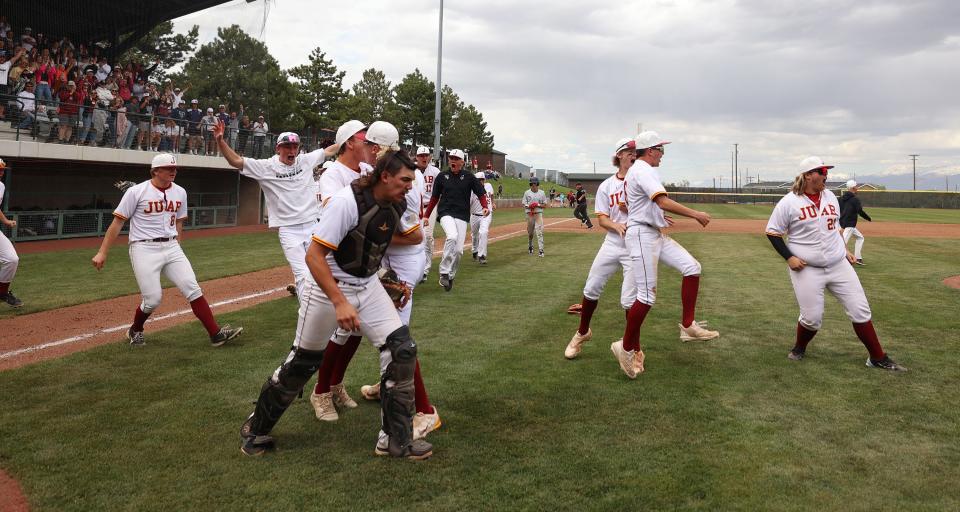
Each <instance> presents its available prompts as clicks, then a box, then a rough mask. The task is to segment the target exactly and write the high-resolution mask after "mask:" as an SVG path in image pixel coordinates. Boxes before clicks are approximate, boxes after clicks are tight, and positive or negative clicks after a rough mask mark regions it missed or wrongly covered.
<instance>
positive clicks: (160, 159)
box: [150, 153, 177, 169]
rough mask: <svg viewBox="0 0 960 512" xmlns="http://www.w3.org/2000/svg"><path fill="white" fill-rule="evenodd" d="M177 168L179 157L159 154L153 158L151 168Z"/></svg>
mask: <svg viewBox="0 0 960 512" xmlns="http://www.w3.org/2000/svg"><path fill="white" fill-rule="evenodd" d="M171 166H172V167H176V166H177V157H175V156H173V155H172V154H170V153H158V154H157V155H156V156H154V157H153V161H152V162H150V168H151V169H156V168H157V167H171Z"/></svg>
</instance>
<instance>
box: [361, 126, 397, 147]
mask: <svg viewBox="0 0 960 512" xmlns="http://www.w3.org/2000/svg"><path fill="white" fill-rule="evenodd" d="M366 140H368V141H370V142H372V143H374V144H376V145H378V146H380V147H382V148H389V149H392V150H394V151H396V150H398V149H400V146H399V145H397V142H399V141H400V132H398V131H397V127H396V126H394V125H392V124H390V123H388V122H386V121H374V122H373V123H371V124H370V126H369V127H367V135H366Z"/></svg>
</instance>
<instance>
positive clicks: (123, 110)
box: [0, 15, 271, 158]
mask: <svg viewBox="0 0 960 512" xmlns="http://www.w3.org/2000/svg"><path fill="white" fill-rule="evenodd" d="M158 65H159V61H157V62H154V63H152V64H146V63H142V62H137V61H135V60H131V61H127V62H117V60H116V58H115V57H112V56H108V52H106V51H105V50H104V48H103V47H102V46H101V45H99V44H96V43H90V42H74V41H71V40H70V38H68V37H51V36H48V35H45V34H41V33H34V31H33V30H32V29H31V28H30V27H23V28H22V29H20V30H19V33H18V32H17V31H16V30H15V29H14V28H13V27H12V26H11V25H10V23H9V22H8V21H7V17H6V16H2V15H0V100H2V101H0V122H7V123H9V126H10V127H11V128H13V129H16V130H19V131H20V132H21V133H25V134H29V135H31V136H33V137H35V138H36V139H37V140H38V141H41V142H59V143H64V144H80V145H91V146H94V145H95V146H100V147H114V148H122V149H140V150H145V151H172V152H182V153H191V154H201V155H203V154H206V155H217V154H218V149H217V145H216V144H215V143H214V141H213V134H212V130H211V127H212V126H213V125H214V124H215V122H216V120H217V119H218V118H219V119H220V120H222V121H223V122H224V123H225V124H226V126H227V134H228V138H229V142H230V145H231V146H232V147H233V148H234V149H236V150H239V151H240V152H241V153H247V154H250V155H251V156H255V157H257V158H260V157H261V156H268V155H269V154H270V153H271V151H270V149H269V144H267V143H266V140H267V135H268V133H269V132H270V130H269V126H268V125H267V123H266V121H265V120H264V117H263V116H262V115H259V116H257V117H256V118H255V119H254V120H251V118H250V117H251V116H249V115H248V110H247V109H245V108H244V105H242V104H240V105H237V108H228V106H227V105H218V106H216V107H215V106H213V105H206V106H204V105H200V103H199V102H198V100H197V99H192V100H188V99H187V98H188V96H187V93H188V92H189V90H190V85H189V84H187V85H185V86H183V87H182V88H181V87H180V86H178V85H177V84H174V83H172V82H170V81H165V82H161V81H160V80H157V79H156V77H155V76H154V75H155V71H156V69H157V66H158ZM265 146H266V149H265Z"/></svg>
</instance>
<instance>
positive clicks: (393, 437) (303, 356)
mask: <svg viewBox="0 0 960 512" xmlns="http://www.w3.org/2000/svg"><path fill="white" fill-rule="evenodd" d="M414 167H415V166H414V164H413V162H411V161H410V159H409V157H407V156H406V154H404V153H403V152H402V151H392V152H389V153H387V154H386V155H384V157H383V158H381V159H380V161H378V162H377V166H376V168H375V169H374V171H373V172H372V173H371V174H370V175H369V176H366V177H364V178H362V179H360V180H358V181H357V182H355V183H352V184H351V186H350V187H348V188H344V189H341V190H340V191H338V192H336V193H334V194H333V196H332V197H329V198H325V201H326V204H325V206H324V210H323V215H322V216H321V218H320V221H319V222H318V223H317V225H316V229H315V232H314V235H313V243H312V244H311V246H310V249H309V250H308V251H307V266H308V268H309V269H310V272H311V274H312V275H313V278H314V281H312V282H309V283H308V285H307V290H306V291H305V293H304V297H303V300H302V301H301V303H300V311H299V315H298V321H297V330H296V337H295V340H294V343H293V349H292V350H291V351H290V354H289V355H288V356H287V359H286V360H285V361H284V363H283V364H282V365H281V366H280V367H279V368H277V370H276V371H275V372H274V373H273V375H271V376H270V377H269V378H268V379H267V381H266V382H265V383H264V384H263V387H262V388H261V391H260V396H259V398H258V399H257V404H256V408H255V409H254V412H253V413H252V414H251V415H250V416H249V417H248V418H247V420H246V421H245V422H244V423H243V426H242V427H241V429H240V435H241V438H242V445H241V451H242V452H243V453H244V454H246V455H260V454H263V453H264V452H266V451H268V450H270V449H272V448H274V440H273V438H272V437H270V432H271V431H272V430H273V427H274V426H275V425H276V423H277V422H278V421H279V420H280V417H281V416H282V415H283V413H284V412H285V411H286V409H287V407H289V406H290V403H292V402H293V400H294V399H295V398H296V396H297V394H298V393H299V392H300V390H302V389H303V386H304V384H306V382H307V381H308V380H309V379H310V376H311V375H313V373H314V372H315V371H316V370H317V367H318V366H319V365H320V362H321V361H322V360H323V358H324V351H325V350H326V349H327V347H328V344H329V340H330V338H331V336H333V335H334V332H335V331H336V330H337V329H338V328H339V329H342V330H345V331H360V332H363V334H364V335H365V336H367V338H368V339H369V340H370V341H371V343H372V344H373V346H374V347H376V348H377V349H379V351H380V374H381V388H382V390H383V391H382V395H383V396H382V399H381V401H380V403H381V419H382V422H381V425H382V430H381V432H380V435H379V438H378V440H377V444H376V448H375V453H376V454H377V455H389V456H393V457H404V458H409V459H415V460H422V459H426V458H428V457H430V456H431V455H432V454H433V447H432V446H431V445H430V443H427V442H426V441H423V440H422V439H420V440H414V439H413V435H412V434H413V412H414V396H413V395H414V393H413V374H414V368H415V366H416V356H417V345H416V342H415V341H414V340H413V338H412V337H411V335H410V329H409V328H408V327H406V326H405V325H403V322H402V321H401V320H400V317H399V315H398V314H397V310H396V308H395V307H394V305H393V302H392V301H391V300H390V297H389V296H388V295H387V292H386V291H384V289H383V286H382V285H381V284H380V280H379V279H378V278H377V271H378V270H379V268H380V264H381V258H382V256H383V254H384V251H385V250H386V249H387V247H388V246H389V245H390V243H391V240H392V237H393V236H394V235H395V234H397V233H398V232H399V226H400V222H401V218H402V216H403V214H404V209H405V208H404V201H405V195H406V193H407V191H408V190H410V189H411V188H412V187H413V184H414V180H415V174H414V172H413V169H414ZM417 224H419V222H417Z"/></svg>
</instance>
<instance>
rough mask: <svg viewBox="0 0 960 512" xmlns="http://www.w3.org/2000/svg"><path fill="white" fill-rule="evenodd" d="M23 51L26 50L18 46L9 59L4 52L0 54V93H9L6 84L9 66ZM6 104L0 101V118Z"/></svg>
mask: <svg viewBox="0 0 960 512" xmlns="http://www.w3.org/2000/svg"><path fill="white" fill-rule="evenodd" d="M24 53H26V50H24V49H23V48H18V49H17V52H16V53H14V54H13V58H12V59H10V60H7V54H6V53H3V54H0V94H10V87H9V86H8V85H7V83H8V82H9V80H10V68H11V67H13V63H14V62H17V61H19V60H20V58H21V57H23V54H24ZM6 106H7V102H6V101H2V102H0V118H2V117H3V116H4V113H5V112H4V111H5V110H6Z"/></svg>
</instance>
